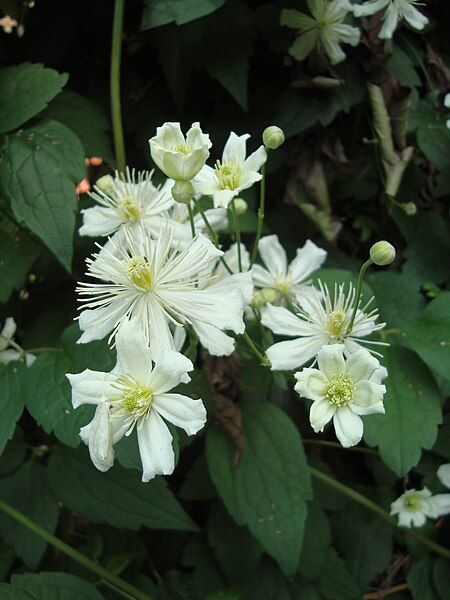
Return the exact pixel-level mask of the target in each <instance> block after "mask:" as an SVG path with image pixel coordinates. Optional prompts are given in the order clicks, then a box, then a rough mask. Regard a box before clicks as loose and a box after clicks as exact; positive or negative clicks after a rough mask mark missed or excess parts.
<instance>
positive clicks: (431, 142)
mask: <svg viewBox="0 0 450 600" xmlns="http://www.w3.org/2000/svg"><path fill="white" fill-rule="evenodd" d="M446 120H447V117H446V116H445V115H442V114H440V112H438V111H437V110H436V108H434V107H433V106H432V105H431V104H430V103H429V102H427V101H426V100H420V101H419V102H418V103H417V105H416V106H415V108H414V109H413V110H412V112H411V123H412V125H413V127H414V128H415V129H416V136H417V144H418V146H419V148H420V149H421V151H422V152H423V153H424V154H425V157H426V159H427V160H429V161H430V162H431V163H433V164H434V165H435V166H436V167H437V168H438V170H439V171H441V170H442V169H444V168H445V167H446V166H447V165H448V164H449V163H450V136H449V135H448V129H447V127H446Z"/></svg>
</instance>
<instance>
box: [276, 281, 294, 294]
mask: <svg viewBox="0 0 450 600" xmlns="http://www.w3.org/2000/svg"><path fill="white" fill-rule="evenodd" d="M276 288H277V290H278V291H279V292H280V294H281V295H282V296H289V295H290V293H291V288H292V283H291V282H290V281H277V284H276Z"/></svg>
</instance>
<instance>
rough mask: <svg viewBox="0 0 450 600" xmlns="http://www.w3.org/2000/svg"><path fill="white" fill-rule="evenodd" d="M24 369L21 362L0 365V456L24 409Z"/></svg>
mask: <svg viewBox="0 0 450 600" xmlns="http://www.w3.org/2000/svg"><path fill="white" fill-rule="evenodd" d="M24 372H25V367H24V365H23V363H21V362H13V363H10V364H9V365H7V366H5V365H2V364H0V407H1V411H2V415H3V418H2V419H1V421H0V454H1V453H2V452H3V450H4V448H5V446H6V443H7V441H8V440H10V439H11V438H12V436H13V433H14V429H15V427H16V421H17V420H18V418H19V417H20V415H21V414H22V411H23V407H24V399H23V395H22V393H21V381H20V380H21V377H23V375H24Z"/></svg>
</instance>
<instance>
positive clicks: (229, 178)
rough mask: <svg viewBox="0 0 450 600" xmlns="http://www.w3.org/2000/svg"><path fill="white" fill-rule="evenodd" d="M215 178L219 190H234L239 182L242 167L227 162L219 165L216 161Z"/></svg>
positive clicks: (229, 161)
mask: <svg viewBox="0 0 450 600" xmlns="http://www.w3.org/2000/svg"><path fill="white" fill-rule="evenodd" d="M215 170H216V177H217V181H218V182H219V185H220V187H221V189H223V190H235V189H237V188H238V187H239V184H240V182H241V175H242V167H241V165H238V164H236V163H235V162H233V161H231V160H228V161H227V162H226V163H221V162H220V160H218V161H217V162H216V164H215Z"/></svg>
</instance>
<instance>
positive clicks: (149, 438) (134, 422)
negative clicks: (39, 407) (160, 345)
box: [67, 321, 206, 482]
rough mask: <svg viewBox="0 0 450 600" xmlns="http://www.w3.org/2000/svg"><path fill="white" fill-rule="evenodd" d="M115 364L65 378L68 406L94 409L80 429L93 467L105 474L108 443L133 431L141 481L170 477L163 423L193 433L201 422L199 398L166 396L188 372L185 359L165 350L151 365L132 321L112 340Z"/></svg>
mask: <svg viewBox="0 0 450 600" xmlns="http://www.w3.org/2000/svg"><path fill="white" fill-rule="evenodd" d="M116 348H117V364H116V366H115V367H114V369H113V371H112V372H111V373H102V372H99V371H91V370H89V369H86V370H85V371H83V372H82V373H78V374H70V373H68V374H67V378H68V379H69V381H70V384H71V386H72V404H73V406H74V408H77V407H78V406H80V405H82V404H94V405H96V406H97V408H96V411H95V416H94V418H93V420H92V421H91V422H90V423H89V424H88V425H86V426H85V427H83V428H82V429H81V431H80V435H81V438H82V439H83V441H84V442H85V443H86V444H87V445H88V446H89V453H90V456H91V459H92V462H93V463H94V465H95V466H96V467H97V469H99V470H100V471H107V470H108V469H109V468H110V467H112V465H113V463H114V450H113V445H114V444H115V443H117V442H118V441H119V440H120V439H121V438H122V437H123V436H124V435H130V434H131V432H132V431H133V429H134V428H135V427H136V429H137V438H138V444H139V454H140V456H141V461H142V468H143V474H142V481H144V482H146V481H149V480H150V479H152V478H153V477H155V475H170V473H172V472H173V470H174V466H175V457H174V452H173V449H172V435H171V433H170V431H169V429H168V427H167V425H166V424H165V422H164V420H167V421H169V422H170V423H172V424H173V425H176V426H177V427H181V428H182V429H184V430H185V431H186V433H187V434H188V435H194V434H195V433H197V431H199V430H200V429H201V428H202V427H203V425H204V424H205V422H206V410H205V407H204V406H203V402H202V401H201V400H193V399H192V398H189V397H188V396H184V395H182V394H173V393H170V390H171V389H173V388H174V387H176V386H177V385H178V384H179V383H180V382H181V381H183V380H185V377H186V375H187V373H188V372H190V371H192V370H193V368H194V367H193V365H192V363H191V361H190V360H189V359H188V358H186V357H185V356H183V355H182V354H179V353H178V352H173V351H165V352H163V353H162V354H161V356H160V358H159V360H158V361H157V362H156V364H155V365H153V364H152V353H151V351H150V348H149V346H148V344H147V342H146V340H145V338H144V336H143V334H142V332H141V330H140V328H139V327H138V325H137V324H136V323H132V322H130V321H124V323H123V324H122V325H121V327H120V330H119V332H118V333H117V336H116Z"/></svg>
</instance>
